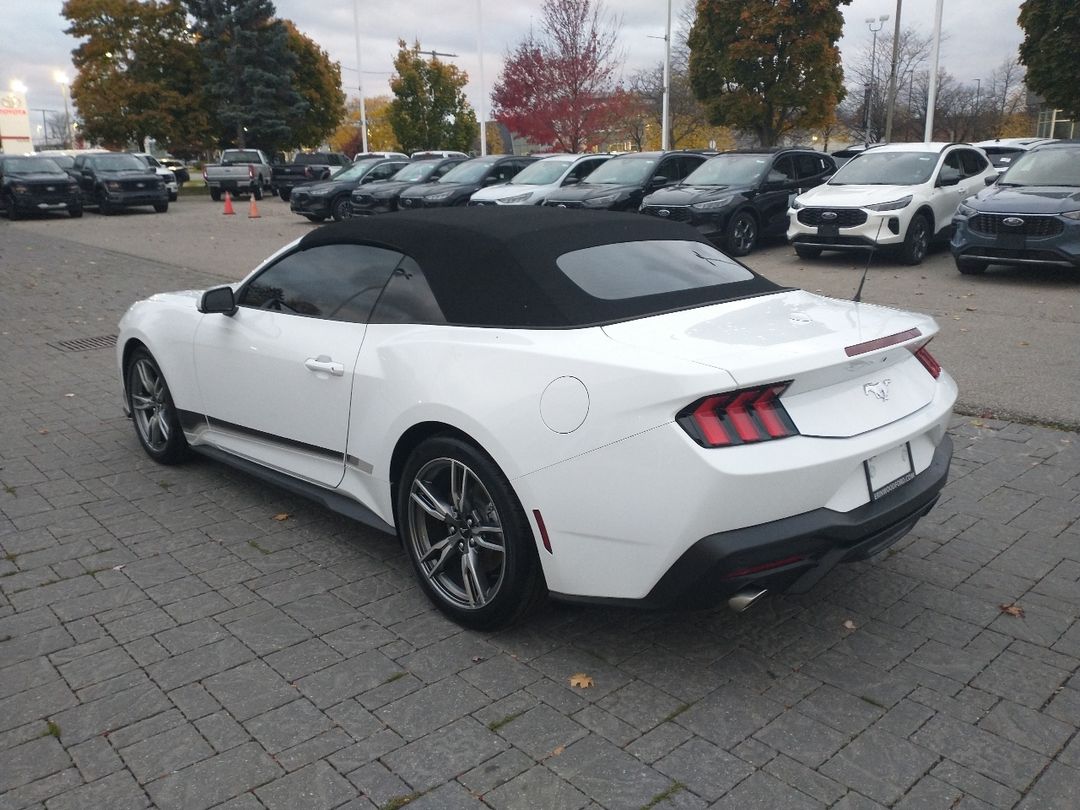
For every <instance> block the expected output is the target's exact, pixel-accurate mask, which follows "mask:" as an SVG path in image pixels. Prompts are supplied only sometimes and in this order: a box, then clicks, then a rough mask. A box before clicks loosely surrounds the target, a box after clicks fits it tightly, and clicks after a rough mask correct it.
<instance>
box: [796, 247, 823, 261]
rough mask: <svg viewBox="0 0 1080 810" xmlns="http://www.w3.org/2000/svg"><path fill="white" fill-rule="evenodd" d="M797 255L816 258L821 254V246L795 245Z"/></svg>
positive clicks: (802, 257) (803, 257) (804, 257)
mask: <svg viewBox="0 0 1080 810" xmlns="http://www.w3.org/2000/svg"><path fill="white" fill-rule="evenodd" d="M795 255H796V256H798V257H799V258H800V259H816V258H818V257H819V256H820V255H821V248H819V247H812V246H811V245H795Z"/></svg>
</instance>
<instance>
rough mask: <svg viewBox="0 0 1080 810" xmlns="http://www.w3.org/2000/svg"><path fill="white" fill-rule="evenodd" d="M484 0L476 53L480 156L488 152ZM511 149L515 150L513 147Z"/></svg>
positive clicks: (479, 5) (478, 15)
mask: <svg viewBox="0 0 1080 810" xmlns="http://www.w3.org/2000/svg"><path fill="white" fill-rule="evenodd" d="M483 5H484V0H476V55H477V57H478V58H479V59H480V110H479V113H480V156H481V157H483V156H484V155H486V154H487V112H486V111H485V108H486V103H487V99H485V98H484V93H485V90H484V8H483ZM510 151H513V150H512V149H511V150H510Z"/></svg>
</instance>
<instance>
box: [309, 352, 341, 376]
mask: <svg viewBox="0 0 1080 810" xmlns="http://www.w3.org/2000/svg"><path fill="white" fill-rule="evenodd" d="M304 368H306V369H307V370H308V371H314V372H316V373H318V372H320V371H321V372H322V373H324V374H329V375H331V376H333V377H343V376H345V366H343V365H342V364H341V363H335V362H334V361H333V360H331V359H330V358H329V357H327V356H326V355H325V354H320V355H319V356H318V357H309V358H308V359H307V360H305V361H304Z"/></svg>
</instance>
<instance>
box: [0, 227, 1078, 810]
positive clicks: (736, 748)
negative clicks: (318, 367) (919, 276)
mask: <svg viewBox="0 0 1080 810" xmlns="http://www.w3.org/2000/svg"><path fill="white" fill-rule="evenodd" d="M212 281H213V279H210V278H209V277H207V276H203V275H201V274H199V273H197V272H193V271H189V270H181V269H179V268H176V267H171V266H169V265H165V264H154V263H151V262H146V261H143V260H134V259H131V258H130V257H126V256H123V255H120V254H110V253H108V252H106V251H101V250H97V249H93V248H87V247H81V246H78V245H75V244H74V243H65V242H63V241H59V240H52V239H42V238H41V237H29V236H25V235H22V234H20V233H18V232H17V231H16V230H15V229H13V228H6V229H4V228H0V290H2V291H3V295H2V301H3V306H2V308H0V346H2V347H3V351H2V353H0V379H2V381H3V382H2V383H0V552H2V554H3V558H2V559H0V808H4V809H5V810H6V809H7V808H22V807H45V808H48V810H66V809H67V808H72V810H76V809H78V810H82V809H83V808H109V810H120V809H121V808H127V807H133V808H142V807H148V806H156V807H160V808H166V809H170V808H177V809H178V810H181V809H182V810H197V809H198V808H209V807H219V806H220V807H227V808H230V810H248V809H249V808H261V807H265V808H271V809H274V808H290V809H292V808H304V809H305V810H307V809H309V808H310V810H317V809H318V808H334V807H347V808H372V807H397V806H400V805H401V804H402V803H403V802H405V801H406V799H411V800H412V803H411V805H410V807H415V808H436V809H437V810H454V809H455V808H481V807H488V808H494V809H495V810H510V809H511V808H586V807H588V808H610V810H616V809H617V808H641V807H656V808H703V807H716V808H729V807H730V808H745V807H756V808H817V807H824V806H833V807H837V808H845V810H855V808H860V809H861V808H876V807H897V808H905V809H906V808H964V810H975V808H1009V807H1014V806H1019V807H1022V808H1075V807H1077V806H1078V804H1080V798H1078V795H1080V738H1078V737H1077V733H1076V732H1077V727H1078V725H1080V675H1078V672H1080V624H1078V622H1077V616H1078V615H1080V523H1078V519H1080V441H1078V436H1077V435H1076V434H1070V433H1066V432H1060V431H1055V430H1051V429H1045V428H1038V427H1028V426H1025V425H1019V424H1009V423H999V422H989V421H982V420H978V419H972V418H970V417H966V418H957V419H956V420H955V421H954V423H953V427H952V436H953V439H954V441H955V443H956V458H955V462H954V467H953V476H952V480H951V482H950V484H949V485H948V488H947V489H946V491H945V495H944V497H943V499H942V501H941V503H940V505H939V506H938V507H937V508H936V509H935V510H934V512H933V513H932V514H931V515H930V516H929V517H928V518H927V519H925V520H924V521H923V522H922V523H921V524H920V525H919V526H918V528H917V529H916V530H915V532H914V533H912V534H911V535H910V536H909V537H907V538H905V540H904V541H902V542H901V543H900V544H898V545H897V546H896V547H894V548H893V549H892V550H890V551H889V552H888V553H887V554H886V555H883V556H881V557H879V558H877V559H875V560H873V561H871V562H868V563H862V564H857V565H852V566H847V567H845V568H843V569H842V570H839V571H836V572H834V573H833V574H831V575H830V576H829V577H827V578H826V579H825V580H824V581H823V582H822V583H821V584H820V585H819V586H818V587H817V588H815V589H814V590H813V591H812V592H811V593H809V594H806V595H804V596H800V597H797V598H792V597H773V598H770V599H769V600H768V601H766V602H765V603H764V604H763V605H761V606H760V607H755V608H754V609H753V610H752V611H750V612H748V613H746V614H743V615H738V616H736V615H734V614H732V613H730V612H728V611H726V610H717V611H712V612H704V613H702V612H697V613H639V612H627V611H615V610H608V609H596V608H585V607H569V606H561V605H550V606H548V607H547V608H546V609H545V610H543V611H542V612H541V613H540V615H538V616H536V617H535V618H534V619H533V620H531V621H530V622H529V623H527V624H525V625H524V626H522V627H519V628H517V629H514V630H510V631H506V632H502V633H497V634H494V635H491V634H479V633H472V632H467V631H463V630H461V629H459V628H458V627H457V626H455V625H453V624H451V623H450V622H448V621H447V620H445V619H443V618H442V617H441V616H440V614H438V613H437V612H435V611H434V610H433V609H432V608H431V607H430V606H429V605H428V603H427V602H426V601H425V599H424V598H423V596H422V595H421V593H420V592H419V591H418V590H417V588H416V586H415V585H414V581H413V576H412V573H411V571H410V569H409V566H408V564H407V560H406V559H405V557H404V556H403V554H402V553H401V551H400V550H399V547H398V545H397V543H396V542H395V541H394V540H393V539H391V538H388V537H385V536H381V535H378V534H375V533H372V532H369V531H368V530H366V529H364V528H363V527H361V526H359V525H356V524H354V523H350V522H349V521H347V520H345V519H342V518H340V517H338V516H336V515H334V514H332V513H330V512H327V511H326V510H324V509H322V508H320V507H318V506H316V505H314V504H312V503H309V502H306V501H303V500H299V499H297V498H294V497H292V496H289V495H287V494H285V493H283V492H280V491H278V490H275V489H272V488H268V487H266V486H264V485H262V484H260V483H257V482H255V481H253V480H252V479H250V478H248V477H245V476H244V475H242V474H239V473H237V472H234V471H232V470H230V469H228V468H226V467H223V466H221V465H219V464H216V463H212V462H209V461H205V460H195V461H194V462H192V463H190V464H188V465H186V466H184V467H180V468H164V467H160V466H157V465H155V464H153V463H152V462H150V461H149V460H148V459H147V458H146V457H145V456H144V455H143V453H142V452H141V450H140V449H139V447H138V445H137V444H136V441H135V437H134V434H133V432H132V429H131V426H130V423H129V422H128V421H127V420H126V419H124V418H123V416H122V415H121V413H120V410H119V394H118V383H117V382H116V373H115V370H114V368H113V366H114V359H113V354H112V352H111V351H110V350H96V351H95V350H90V351H82V352H65V351H61V350H60V349H58V348H56V344H57V343H58V342H59V341H61V340H66V339H70V338H80V337H95V336H99V335H107V334H111V333H114V332H115V323H116V320H117V317H118V316H119V314H120V313H121V312H122V311H123V309H124V308H126V306H127V305H128V304H129V303H130V302H131V301H132V300H134V299H135V298H136V297H139V296H142V295H145V294H147V293H149V292H152V291H155V290H160V289H169V288H177V287H185V286H188V287H200V286H206V285H207V284H209V283H212ZM281 513H288V514H289V515H290V517H289V519H288V520H285V521H275V520H273V516H274V515H278V514H281ZM1010 604H1015V605H1018V606H1019V608H1021V609H1022V615H1018V616H1016V615H1010V614H1009V613H1007V612H1003V611H1002V608H1001V606H1002V605H1010ZM1017 612H1019V611H1017ZM578 672H584V673H587V674H590V675H591V676H592V677H593V678H594V681H595V686H594V687H593V688H591V689H588V690H580V689H573V688H571V687H570V686H569V684H568V678H569V676H570V675H572V674H574V673H578Z"/></svg>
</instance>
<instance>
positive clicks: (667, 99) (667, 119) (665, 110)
mask: <svg viewBox="0 0 1080 810" xmlns="http://www.w3.org/2000/svg"><path fill="white" fill-rule="evenodd" d="M660 117H661V119H662V121H661V126H660V148H661V149H663V150H664V151H667V150H668V149H670V148H671V0H667V28H666V29H665V32H664V103H663V105H662V106H661V111H660Z"/></svg>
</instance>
